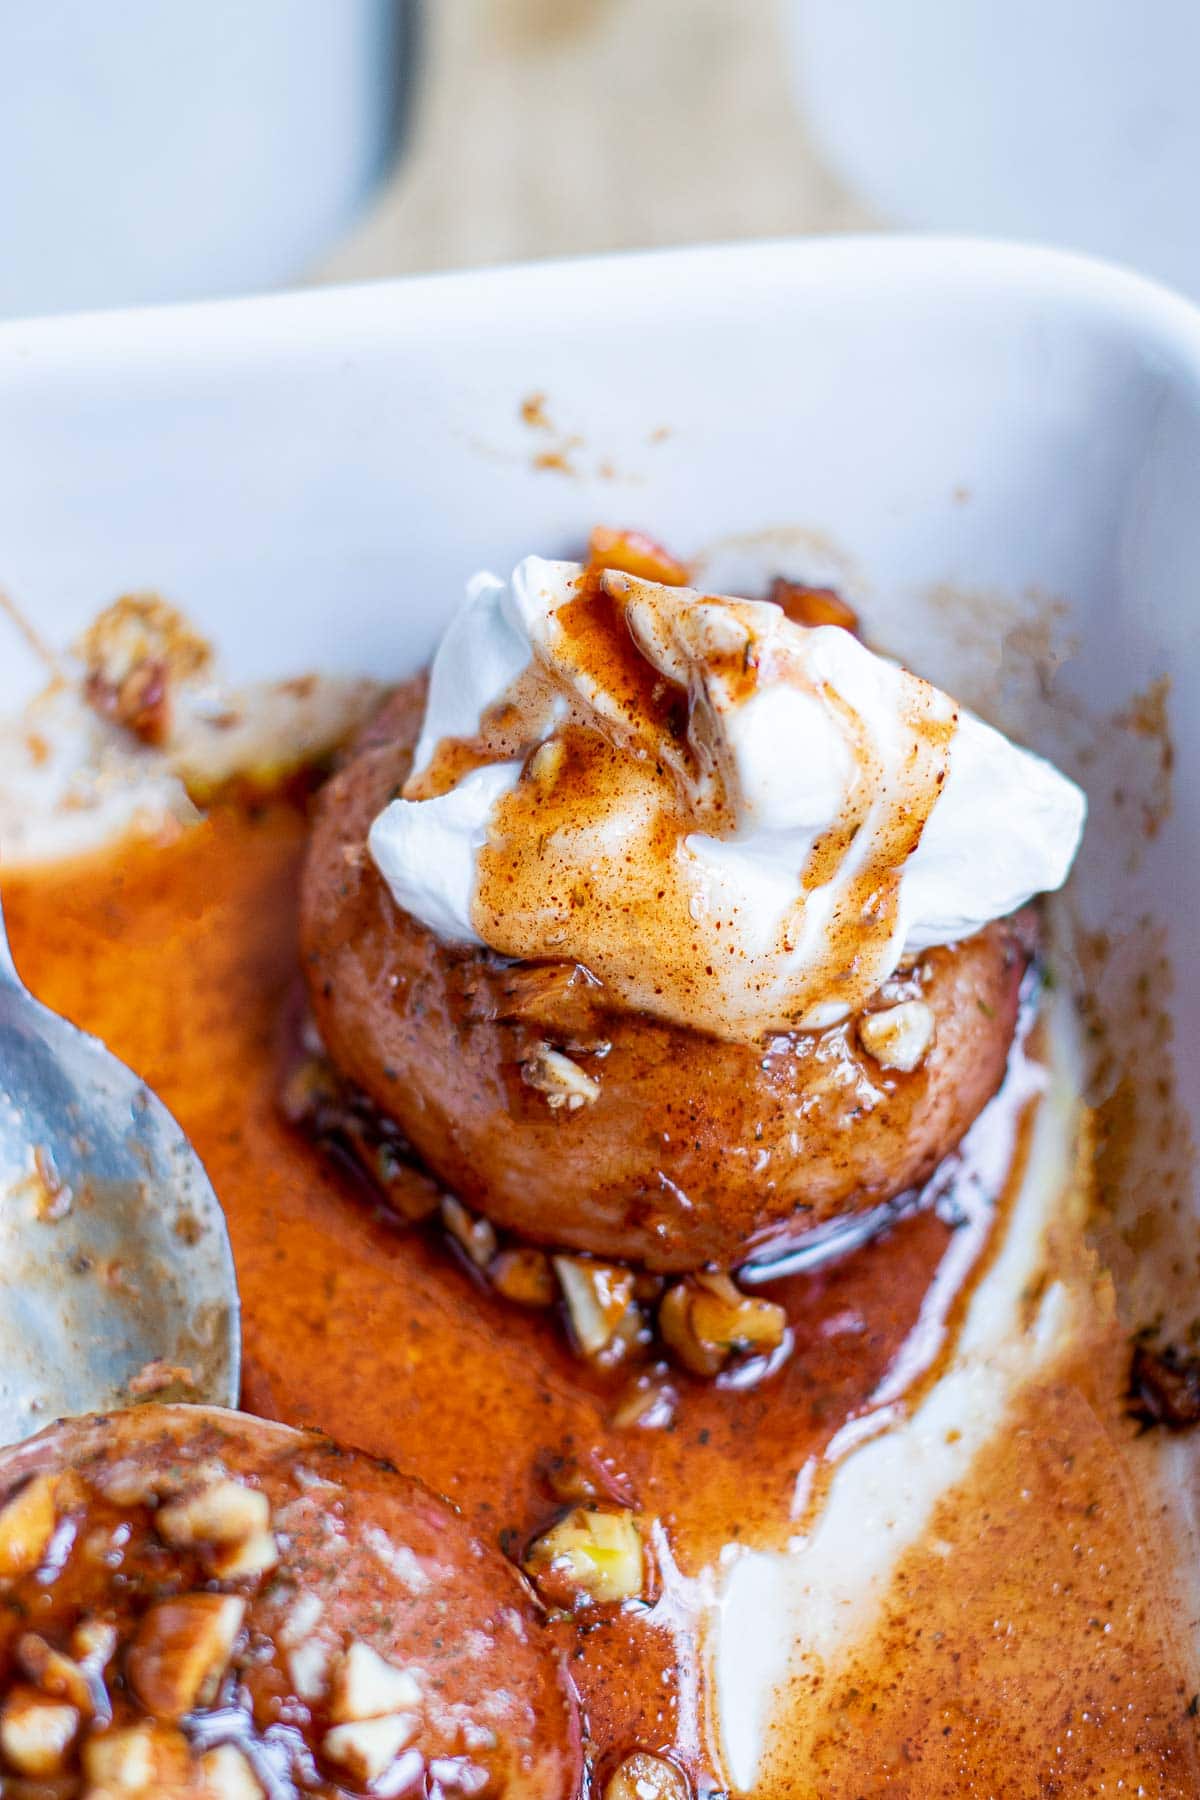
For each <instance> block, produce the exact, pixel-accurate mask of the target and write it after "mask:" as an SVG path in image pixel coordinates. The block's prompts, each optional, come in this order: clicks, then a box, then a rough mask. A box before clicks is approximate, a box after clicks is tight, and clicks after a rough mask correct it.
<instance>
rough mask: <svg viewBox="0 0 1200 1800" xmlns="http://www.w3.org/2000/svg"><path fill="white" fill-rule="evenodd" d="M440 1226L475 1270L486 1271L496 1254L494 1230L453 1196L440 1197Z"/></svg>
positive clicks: (485, 1220) (493, 1227)
mask: <svg viewBox="0 0 1200 1800" xmlns="http://www.w3.org/2000/svg"><path fill="white" fill-rule="evenodd" d="M442 1224H443V1225H444V1226H445V1227H446V1230H447V1231H448V1232H449V1233H450V1235H451V1237H452V1238H454V1239H455V1240H456V1241H457V1242H458V1243H459V1244H461V1245H462V1247H463V1249H464V1250H465V1251H466V1253H467V1255H468V1256H469V1257H470V1259H471V1261H472V1262H473V1263H474V1264H475V1266H476V1268H479V1269H486V1268H487V1266H488V1264H489V1263H490V1262H491V1260H492V1258H493V1256H495V1254H496V1228H495V1226H494V1225H492V1224H491V1223H490V1222H489V1220H487V1219H481V1218H479V1217H478V1215H477V1214H475V1213H473V1212H471V1211H469V1210H468V1208H467V1207H465V1206H464V1205H463V1203H462V1201H461V1200H456V1199H455V1197H454V1195H453V1194H444V1195H443V1196H442Z"/></svg>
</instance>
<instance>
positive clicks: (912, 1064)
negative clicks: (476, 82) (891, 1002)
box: [858, 1000, 935, 1075]
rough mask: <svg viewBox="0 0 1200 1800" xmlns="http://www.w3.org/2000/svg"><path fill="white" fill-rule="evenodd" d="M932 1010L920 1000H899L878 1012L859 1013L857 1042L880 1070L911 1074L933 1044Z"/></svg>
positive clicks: (933, 1025) (933, 1024)
mask: <svg viewBox="0 0 1200 1800" xmlns="http://www.w3.org/2000/svg"><path fill="white" fill-rule="evenodd" d="M934 1032H935V1021H934V1017H933V1008H932V1007H931V1006H928V1005H926V1003H925V1001H924V1000H901V1001H900V1002H899V1004H898V1005H896V1006H888V1007H885V1008H884V1009H883V1011H882V1012H869V1013H861V1014H860V1015H859V1020H858V1041H859V1043H860V1044H861V1045H862V1047H863V1049H864V1050H866V1051H867V1052H868V1054H869V1055H871V1056H873V1057H874V1058H875V1061H876V1062H877V1063H878V1064H879V1065H880V1067H881V1068H884V1069H901V1070H902V1071H903V1072H904V1073H905V1074H906V1075H911V1074H912V1072H913V1070H914V1069H919V1068H920V1066H921V1064H922V1063H923V1062H924V1060H925V1058H926V1056H927V1054H928V1052H929V1049H930V1047H931V1045H932V1043H933V1039H934Z"/></svg>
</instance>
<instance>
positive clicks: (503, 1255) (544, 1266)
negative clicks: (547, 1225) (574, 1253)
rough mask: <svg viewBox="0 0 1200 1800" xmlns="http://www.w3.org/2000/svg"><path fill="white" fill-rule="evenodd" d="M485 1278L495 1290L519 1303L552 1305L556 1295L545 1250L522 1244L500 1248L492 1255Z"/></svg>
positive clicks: (521, 1304) (556, 1291) (525, 1304)
mask: <svg viewBox="0 0 1200 1800" xmlns="http://www.w3.org/2000/svg"><path fill="white" fill-rule="evenodd" d="M488 1280H489V1281H490V1282H491V1284H492V1286H493V1287H494V1288H495V1290H496V1292H497V1293H498V1294H503V1295H504V1298H505V1299H506V1300H513V1301H515V1302H516V1304H517V1305H518V1306H553V1305H554V1302H555V1300H556V1298H557V1296H558V1289H557V1287H556V1286H555V1282H554V1273H553V1271H552V1269H551V1267H550V1259H549V1257H548V1256H547V1255H546V1253H545V1251H543V1250H533V1249H531V1248H529V1247H528V1246H526V1245H522V1244H516V1245H513V1246H512V1247H511V1248H510V1249H507V1250H501V1251H500V1252H499V1254H498V1255H496V1256H494V1257H493V1258H492V1261H491V1262H490V1263H489V1265H488Z"/></svg>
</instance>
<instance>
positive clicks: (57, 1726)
mask: <svg viewBox="0 0 1200 1800" xmlns="http://www.w3.org/2000/svg"><path fill="white" fill-rule="evenodd" d="M79 1724H80V1719H79V1713H78V1712H77V1710H76V1709H75V1707H73V1706H70V1705H68V1704H67V1702H66V1701H65V1700H52V1699H50V1698H49V1696H48V1695H46V1694H39V1693H38V1691H37V1689H36V1688H30V1687H21V1686H20V1685H18V1686H17V1687H15V1688H13V1690H12V1692H11V1693H10V1694H9V1696H8V1699H7V1700H6V1701H5V1702H4V1711H3V1712H2V1713H0V1750H3V1752H4V1754H5V1756H6V1758H7V1759H8V1762H9V1765H10V1767H11V1768H14V1769H15V1770H16V1771H17V1773H18V1774H19V1775H57V1774H58V1773H59V1772H60V1771H61V1769H62V1768H63V1766H64V1764H65V1762H66V1759H67V1751H68V1750H69V1749H70V1748H71V1745H72V1744H73V1743H74V1741H75V1734H76V1732H77V1731H78V1730H79Z"/></svg>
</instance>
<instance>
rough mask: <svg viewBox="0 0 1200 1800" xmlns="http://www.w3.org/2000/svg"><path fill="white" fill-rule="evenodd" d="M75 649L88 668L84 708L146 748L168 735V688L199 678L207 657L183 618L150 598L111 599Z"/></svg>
mask: <svg viewBox="0 0 1200 1800" xmlns="http://www.w3.org/2000/svg"><path fill="white" fill-rule="evenodd" d="M77 650H78V653H79V655H80V656H81V657H82V659H83V661H84V663H85V664H86V665H87V672H86V679H85V684H84V693H85V695H86V697H87V699H88V702H89V704H90V705H92V706H93V707H94V708H95V709H96V711H97V712H99V713H102V714H103V715H104V716H105V717H106V718H110V719H112V720H114V721H115V723H117V724H118V725H124V726H125V727H126V729H127V730H129V731H132V732H133V733H134V735H135V736H136V737H139V738H141V739H142V741H143V742H144V743H147V744H161V743H163V742H164V740H165V738H166V736H167V732H168V729H169V726H170V699H171V688H172V686H173V685H174V684H175V683H177V682H179V681H185V680H187V679H188V677H189V676H193V675H196V674H199V673H200V672H201V671H202V670H203V669H204V668H205V666H206V665H207V663H208V662H209V660H210V658H211V654H212V653H211V651H210V649H209V646H208V645H207V644H206V643H205V642H204V640H203V638H200V637H197V635H196V633H195V632H194V631H193V630H192V628H191V626H190V625H188V623H187V621H186V620H185V619H184V617H183V615H182V614H181V613H178V612H176V610H175V608H174V607H173V606H168V604H167V602H166V601H165V600H160V599H159V598H158V596H157V595H155V594H124V595H122V597H121V598H120V599H119V600H115V601H114V602H113V604H112V605H111V606H109V607H106V608H105V610H104V611H103V612H102V613H101V614H100V616H99V618H98V619H96V621H95V622H94V624H92V625H91V626H90V627H89V629H88V630H87V632H85V634H84V636H83V637H82V638H81V639H80V642H79V644H78V645H77Z"/></svg>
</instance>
